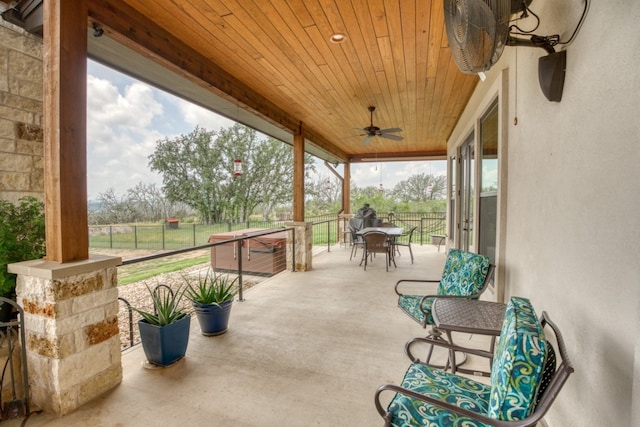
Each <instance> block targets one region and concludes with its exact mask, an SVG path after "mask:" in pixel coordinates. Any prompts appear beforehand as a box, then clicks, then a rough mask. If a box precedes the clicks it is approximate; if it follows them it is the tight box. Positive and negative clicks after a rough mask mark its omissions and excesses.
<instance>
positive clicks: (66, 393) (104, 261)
mask: <svg viewBox="0 0 640 427" xmlns="http://www.w3.org/2000/svg"><path fill="white" fill-rule="evenodd" d="M121 262H122V260H121V258H116V257H106V256H92V257H90V258H89V259H88V260H84V261H77V262H69V263H62V264H61V263H56V262H50V261H44V260H35V261H25V262H20V263H15V264H10V265H9V271H10V272H11V273H16V274H18V285H17V287H16V293H17V301H18V304H19V305H20V306H21V307H22V308H23V309H24V320H25V332H26V341H27V344H26V347H27V366H28V370H29V387H30V388H31V401H32V402H33V404H34V405H36V406H38V407H40V408H42V409H44V410H45V411H47V412H53V413H56V414H58V415H64V414H67V413H69V412H71V411H73V410H74V409H76V408H78V407H80V406H81V405H83V404H85V403H87V402H88V401H90V400H92V399H93V398H95V397H97V396H99V395H101V394H103V393H104V392H106V391H107V390H110V389H111V388H113V387H115V386H116V385H118V384H119V383H120V382H121V381H122V364H121V353H120V337H119V330H118V308H119V306H118V288H117V285H118V282H117V271H116V266H117V265H119V264H120V263H121Z"/></svg>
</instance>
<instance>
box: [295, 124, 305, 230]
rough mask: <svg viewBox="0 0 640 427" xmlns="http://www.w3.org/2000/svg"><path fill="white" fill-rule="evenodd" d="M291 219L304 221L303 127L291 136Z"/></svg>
mask: <svg viewBox="0 0 640 427" xmlns="http://www.w3.org/2000/svg"><path fill="white" fill-rule="evenodd" d="M293 220H294V221H296V222H302V221H304V128H303V126H302V123H300V127H299V130H298V132H297V133H296V134H295V135H294V136H293Z"/></svg>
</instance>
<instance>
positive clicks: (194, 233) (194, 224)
mask: <svg viewBox="0 0 640 427" xmlns="http://www.w3.org/2000/svg"><path fill="white" fill-rule="evenodd" d="M195 245H196V223H195V222H194V223H193V246H195Z"/></svg>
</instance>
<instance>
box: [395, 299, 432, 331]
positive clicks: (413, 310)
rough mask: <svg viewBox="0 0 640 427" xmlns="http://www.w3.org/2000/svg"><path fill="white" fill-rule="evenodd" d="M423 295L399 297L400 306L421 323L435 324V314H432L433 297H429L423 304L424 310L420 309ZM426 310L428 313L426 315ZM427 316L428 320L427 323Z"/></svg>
mask: <svg viewBox="0 0 640 427" xmlns="http://www.w3.org/2000/svg"><path fill="white" fill-rule="evenodd" d="M422 297H423V295H402V296H400V297H399V298H398V306H399V307H400V308H401V309H403V310H404V311H405V312H406V313H407V314H408V315H409V316H411V317H413V318H414V319H415V320H416V322H418V323H420V324H421V325H433V324H434V321H433V316H432V315H431V306H432V305H433V300H434V299H433V298H427V299H426V300H425V302H424V304H423V305H422V308H423V310H424V311H422V310H421V309H420V300H422ZM425 311H426V312H427V313H428V314H427V315H425ZM425 318H426V319H427V322H426V323H425Z"/></svg>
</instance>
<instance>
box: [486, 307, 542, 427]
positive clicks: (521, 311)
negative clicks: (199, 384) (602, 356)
mask: <svg viewBox="0 0 640 427" xmlns="http://www.w3.org/2000/svg"><path fill="white" fill-rule="evenodd" d="M546 354H547V351H546V340H545V336H544V331H543V329H542V325H541V324H540V321H539V320H538V317H537V316H536V313H535V310H534V309H533V306H532V305H531V302H530V301H529V300H528V299H526V298H518V297H512V298H511V300H510V301H509V304H508V305H507V311H506V313H505V316H504V322H503V324H502V331H501V332H500V338H499V341H498V345H497V346H496V349H495V353H494V359H493V366H492V368H491V400H490V405H489V406H490V407H489V412H488V415H489V416H490V417H492V418H497V419H501V420H507V421H511V420H521V419H524V418H526V417H527V416H529V415H530V414H531V412H532V411H533V408H534V406H535V399H536V393H537V390H538V385H539V384H540V381H541V378H542V373H543V369H544V364H545V358H546Z"/></svg>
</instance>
